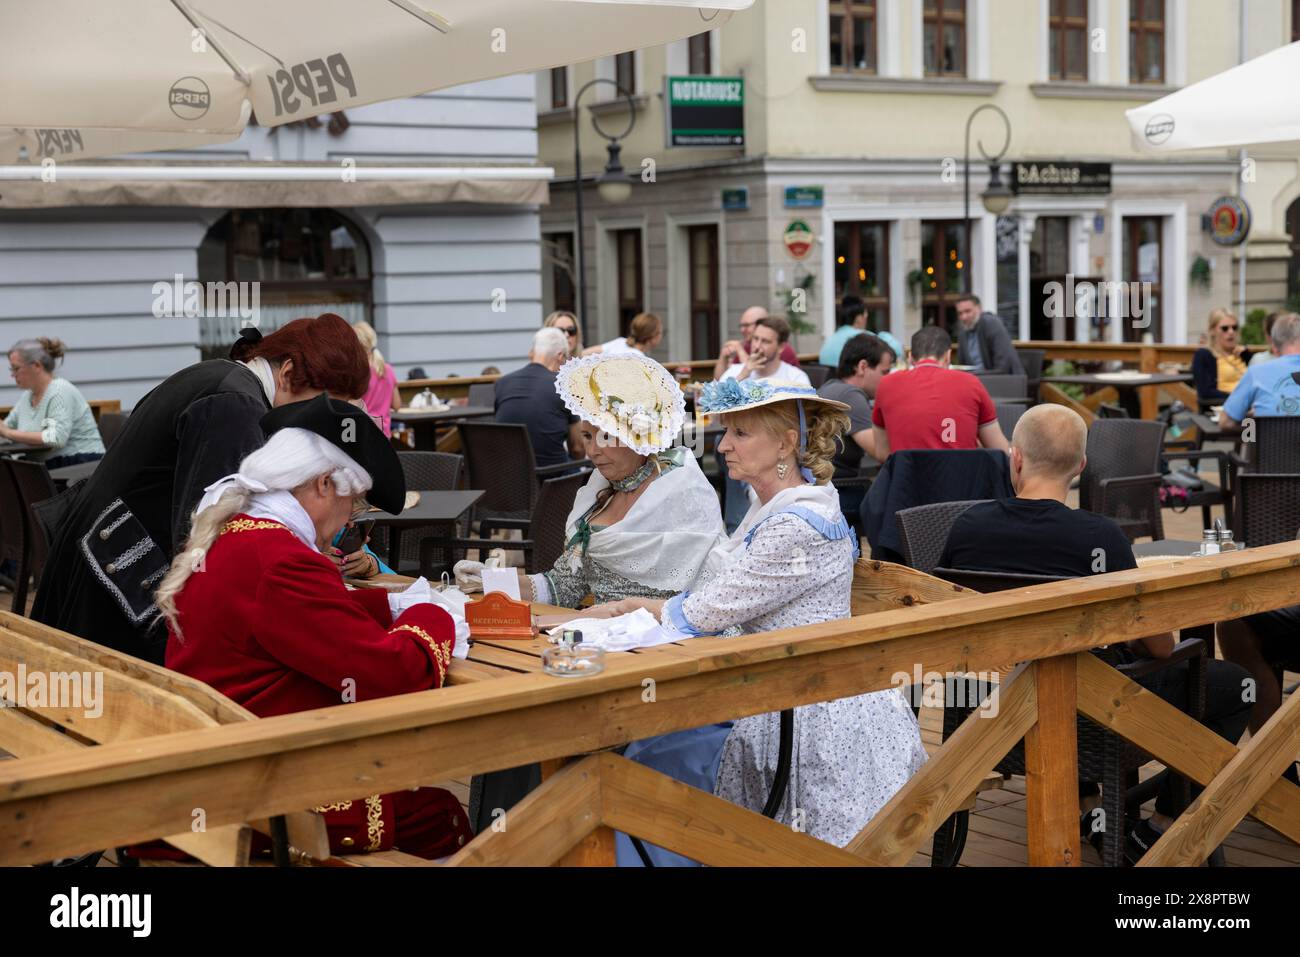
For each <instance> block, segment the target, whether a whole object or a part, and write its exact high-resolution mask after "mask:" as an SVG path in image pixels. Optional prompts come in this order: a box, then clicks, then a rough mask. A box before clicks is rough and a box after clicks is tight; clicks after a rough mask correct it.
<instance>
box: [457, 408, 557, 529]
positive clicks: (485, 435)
mask: <svg viewBox="0 0 1300 957" xmlns="http://www.w3.org/2000/svg"><path fill="white" fill-rule="evenodd" d="M457 428H458V429H459V430H460V439H461V444H462V445H463V446H464V451H465V465H466V467H467V468H468V469H469V487H470V488H473V489H482V490H483V497H482V498H481V499H479V501H478V504H477V505H476V506H475V510H476V511H484V512H497V513H516V514H522V515H524V516H527V515H529V514H531V513H532V510H533V505H534V503H535V502H536V501H537V492H538V488H537V485H538V482H537V476H536V469H537V459H536V457H535V456H534V455H533V443H532V441H531V440H530V439H529V437H528V428H527V427H526V426H523V425H508V424H504V423H500V422H461V423H459V424H458V425H457Z"/></svg>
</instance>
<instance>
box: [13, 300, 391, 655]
mask: <svg viewBox="0 0 1300 957" xmlns="http://www.w3.org/2000/svg"><path fill="white" fill-rule="evenodd" d="M369 383H370V366H369V364H368V363H367V361H366V354H365V350H364V349H362V347H361V343H360V342H358V341H357V336H356V333H354V332H353V331H352V328H351V327H350V326H349V325H348V324H347V322H345V321H344V320H343V319H342V318H341V317H340V316H337V315H335V314H334V313H325V314H324V315H320V316H316V317H314V318H305V319H295V320H294V321H293V322H290V323H289V324H288V325H286V326H284V327H283V328H281V329H279V330H277V331H275V332H273V333H271V334H270V335H267V336H262V335H261V334H260V333H259V332H258V331H257V330H256V329H245V330H244V331H243V332H242V333H241V334H240V339H239V341H238V342H237V343H236V344H235V345H234V347H233V348H232V349H231V352H230V359H212V360H209V361H207V362H200V363H197V364H196V365H192V366H189V367H188V368H185V369H182V370H181V371H180V372H177V373H176V374H175V375H173V376H171V377H170V378H169V379H167V380H166V381H165V382H163V383H162V384H161V385H159V386H158V387H157V388H155V389H154V390H153V391H152V392H150V393H149V394H148V395H146V396H145V397H144V398H143V399H141V400H140V401H139V403H137V405H136V407H135V409H134V410H133V411H132V413H131V416H130V418H128V419H127V421H126V425H125V426H124V427H123V429H122V431H121V433H120V434H119V435H118V437H117V439H116V440H115V441H114V442H113V445H112V447H111V448H110V449H109V450H108V453H107V454H106V455H105V456H104V458H103V461H102V462H101V463H100V465H99V467H98V468H97V469H96V470H95V473H94V474H93V475H92V476H91V477H90V478H89V479H87V480H86V481H85V482H83V483H81V484H80V485H77V486H74V487H73V488H71V489H69V490H68V491H67V492H65V493H63V495H62V496H60V497H59V499H58V500H57V502H56V507H58V512H59V514H58V515H56V517H55V519H54V528H53V529H52V530H51V537H52V543H51V547H50V554H49V558H48V560H47V561H46V565H45V572H44V574H43V576H42V578H41V584H40V588H39V589H38V591H37V593H36V602H35V604H34V605H33V607H32V617H34V618H35V619H37V620H38V621H42V622H45V623H46V624H48V625H53V626H54V627H56V628H61V629H63V630H64V631H69V632H72V633H73V634H74V635H79V636H81V637H83V638H88V639H90V640H91V641H95V642H98V643H99V644H102V645H106V646H108V647H110V648H114V649H116V650H118V651H123V652H126V653H127V654H131V655H135V656H137V657H139V658H144V659H146V660H149V661H153V662H155V663H158V664H161V663H162V658H163V647H164V645H165V643H166V640H167V629H166V628H165V627H159V626H158V623H157V622H158V608H157V606H156V605H155V604H154V600H153V593H154V590H155V589H156V588H157V586H158V582H159V581H161V579H162V577H163V574H164V573H165V572H166V570H167V567H168V566H169V565H170V564H171V561H172V558H173V556H174V555H175V553H176V550H177V549H178V548H179V547H180V546H181V544H182V543H183V542H184V541H185V539H186V538H187V536H188V535H189V531H190V518H191V514H192V513H193V511H194V507H195V505H197V504H198V501H199V499H200V498H201V497H202V496H203V492H204V489H206V488H207V486H209V485H210V484H212V483H213V482H215V481H217V480H218V479H220V478H221V477H223V476H225V475H229V474H231V473H232V472H235V471H237V470H238V468H239V463H240V462H241V461H243V459H244V458H245V456H247V455H248V454H249V453H250V452H253V451H255V450H256V449H259V448H261V447H262V445H263V444H264V443H265V442H266V436H265V434H263V432H262V426H261V424H260V421H261V418H262V416H264V415H265V414H266V413H267V412H269V411H270V410H271V409H272V408H273V407H278V406H282V405H286V404H288V403H290V402H302V401H304V400H306V399H311V398H314V397H315V396H317V395H320V394H321V393H322V392H328V393H329V394H330V395H332V396H335V397H337V398H341V399H356V398H359V397H361V396H362V395H364V394H365V391H366V388H367V386H368V385H369Z"/></svg>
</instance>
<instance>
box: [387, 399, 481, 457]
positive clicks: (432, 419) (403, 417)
mask: <svg viewBox="0 0 1300 957" xmlns="http://www.w3.org/2000/svg"><path fill="white" fill-rule="evenodd" d="M495 414H496V410H495V409H492V408H490V407H488V406H486V405H453V406H452V407H451V408H449V409H443V410H442V411H440V412H433V411H430V410H427V409H414V410H409V409H408V410H406V411H403V410H401V409H395V410H394V411H393V414H392V420H393V421H394V422H401V423H402V424H403V425H409V426H410V427H411V430H412V431H413V432H415V447H416V449H418V450H419V451H422V452H433V451H435V450H436V449H437V447H438V427H439V426H446V425H455V424H456V423H457V422H464V421H465V420H466V419H486V418H491V417H492V416H493V415H495Z"/></svg>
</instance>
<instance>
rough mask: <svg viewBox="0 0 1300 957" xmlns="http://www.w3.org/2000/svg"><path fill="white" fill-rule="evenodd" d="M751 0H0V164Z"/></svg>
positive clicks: (287, 105)
mask: <svg viewBox="0 0 1300 957" xmlns="http://www.w3.org/2000/svg"><path fill="white" fill-rule="evenodd" d="M752 2H753V0H707V2H702V0H132V2H131V3H93V2H87V0H41V2H40V3H39V4H26V3H0V164H7V163H15V162H20V161H26V162H33V163H36V162H40V161H41V160H43V159H44V158H46V157H52V158H54V159H83V158H88V157H94V156H105V155H112V154H114V153H121V152H126V151H144V150H159V149H180V148H187V147H191V146H199V145H204V144H207V143H214V142H224V141H227V140H231V139H234V138H236V137H238V136H239V134H240V133H241V132H242V131H243V129H244V126H245V125H246V124H247V123H248V120H249V116H250V111H251V113H252V114H253V115H254V116H255V117H256V120H257V122H258V123H260V124H262V125H263V126H279V125H281V124H284V123H289V122H293V121H295V120H302V119H306V118H308V117H311V116H317V115H319V114H322V113H331V112H335V111H337V110H343V109H347V108H349V107H354V106H361V105H363V104H366V103H375V102H378V101H381V100H391V99H397V98H400V97H408V96H414V95H417V94H420V93H425V92H428V91H430V90H436V89H441V88H443V87H448V86H455V85H457V84H460V83H469V82H471V81H474V80H484V79H488V78H491V77H497V76H505V75H508V74H511V73H519V72H524V71H532V70H539V69H545V68H548V67H553V66H560V65H563V64H568V63H577V62H581V61H584V60H590V59H594V58H596V57H600V56H608V55H610V54H614V53H621V52H624V51H627V50H630V49H633V48H641V47H649V46H655V45H658V44H661V43H667V42H669V41H672V40H678V39H681V38H682V37H687V36H692V35H694V34H697V33H701V32H703V31H705V30H711V29H714V28H716V27H718V26H720V25H722V24H723V23H725V22H726V21H727V19H728V18H729V17H730V16H731V12H732V11H735V10H743V9H745V8H747V7H748V6H750V4H751V3H752Z"/></svg>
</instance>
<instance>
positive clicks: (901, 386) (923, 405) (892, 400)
mask: <svg viewBox="0 0 1300 957" xmlns="http://www.w3.org/2000/svg"><path fill="white" fill-rule="evenodd" d="M951 353H952V337H951V336H949V335H948V333H947V332H946V331H944V330H943V329H940V328H939V327H938V326H926V327H924V328H923V329H921V330H920V331H918V332H917V333H916V334H915V335H914V336H912V363H913V368H911V369H909V370H908V371H906V372H894V373H891V374H890V375H887V376H885V377H884V378H883V379H881V380H880V385H878V386H877V387H876V406H875V409H874V410H873V411H872V413H871V424H872V431H873V433H874V435H875V437H876V457H877V458H879V459H880V460H881V461H884V459H885V457H886V456H888V455H889V453H890V452H896V451H902V450H903V449H977V448H981V447H983V448H986V449H1002V450H1003V451H1004V452H1005V451H1006V450H1007V448H1008V446H1007V438H1006V436H1005V435H1003V434H1002V428H1001V426H999V425H998V413H997V409H996V408H995V407H994V405H993V400H992V399H990V398H989V394H988V390H987V389H985V388H984V385H983V384H982V383H981V382H980V380H979V379H978V378H976V377H975V376H973V375H971V374H969V373H967V372H959V371H957V370H956V369H950V368H948V363H949V357H950V356H951Z"/></svg>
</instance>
